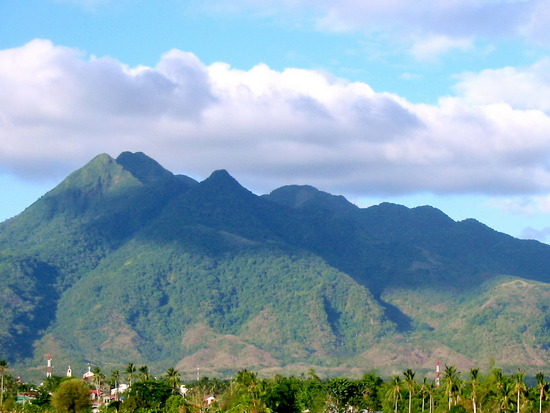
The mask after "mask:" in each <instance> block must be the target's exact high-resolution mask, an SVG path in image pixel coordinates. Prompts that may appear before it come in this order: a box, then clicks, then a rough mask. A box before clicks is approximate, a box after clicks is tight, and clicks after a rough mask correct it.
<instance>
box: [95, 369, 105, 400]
mask: <svg viewBox="0 0 550 413" xmlns="http://www.w3.org/2000/svg"><path fill="white" fill-rule="evenodd" d="M92 373H94V378H93V380H92V382H93V384H94V388H95V389H96V391H97V395H98V397H99V390H100V389H101V385H102V384H103V382H104V381H105V375H104V374H103V372H102V371H101V368H100V367H98V366H94V368H93V369H92Z"/></svg>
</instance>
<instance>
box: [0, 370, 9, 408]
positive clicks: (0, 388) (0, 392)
mask: <svg viewBox="0 0 550 413" xmlns="http://www.w3.org/2000/svg"><path fill="white" fill-rule="evenodd" d="M7 368H8V362H7V361H6V360H4V359H2V360H0V411H2V412H3V411H4V374H5V373H6V369H7Z"/></svg>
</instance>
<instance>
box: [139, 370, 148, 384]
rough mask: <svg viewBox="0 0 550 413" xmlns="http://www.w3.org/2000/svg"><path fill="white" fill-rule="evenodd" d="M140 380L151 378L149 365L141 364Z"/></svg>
mask: <svg viewBox="0 0 550 413" xmlns="http://www.w3.org/2000/svg"><path fill="white" fill-rule="evenodd" d="M138 371H139V380H140V381H145V380H149V367H147V366H141V367H140V368H139V369H138Z"/></svg>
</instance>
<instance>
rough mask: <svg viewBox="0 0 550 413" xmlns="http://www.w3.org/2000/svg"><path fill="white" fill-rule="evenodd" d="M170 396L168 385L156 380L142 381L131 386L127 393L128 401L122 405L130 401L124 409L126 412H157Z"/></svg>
mask: <svg viewBox="0 0 550 413" xmlns="http://www.w3.org/2000/svg"><path fill="white" fill-rule="evenodd" d="M171 395H172V389H171V388H170V386H169V385H168V384H166V383H164V382H162V381H157V380H144V381H140V382H137V383H134V384H133V385H132V388H131V389H130V391H129V392H128V399H127V400H125V401H124V403H122V405H123V407H124V406H125V405H126V403H127V402H128V401H130V403H128V406H125V407H124V410H125V411H128V412H130V411H135V410H137V409H149V410H153V411H159V410H162V408H163V407H164V405H165V403H166V400H168V398H169V397H170V396H171ZM130 406H131V407H130Z"/></svg>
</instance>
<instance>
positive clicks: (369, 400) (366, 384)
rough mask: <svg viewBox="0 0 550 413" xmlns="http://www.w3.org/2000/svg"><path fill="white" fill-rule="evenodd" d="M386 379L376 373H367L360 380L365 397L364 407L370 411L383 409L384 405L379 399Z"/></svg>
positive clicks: (363, 396)
mask: <svg viewBox="0 0 550 413" xmlns="http://www.w3.org/2000/svg"><path fill="white" fill-rule="evenodd" d="M383 383H384V381H383V380H382V379H381V378H380V377H378V376H377V375H376V374H375V373H366V374H364V375H363V377H362V378H361V380H360V388H361V393H362V399H363V406H362V407H363V408H365V409H367V410H369V411H377V410H381V408H382V405H381V402H380V399H379V391H380V387H381V386H382V384H383Z"/></svg>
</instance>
